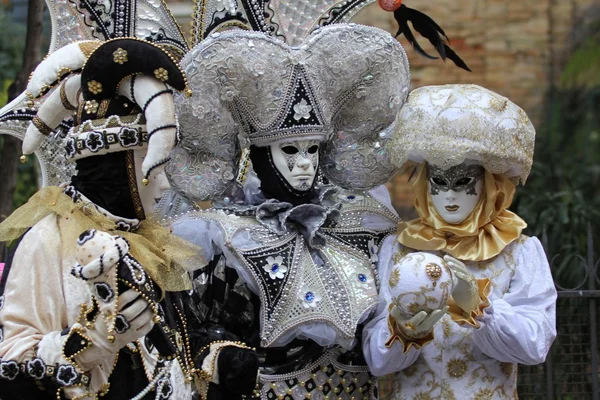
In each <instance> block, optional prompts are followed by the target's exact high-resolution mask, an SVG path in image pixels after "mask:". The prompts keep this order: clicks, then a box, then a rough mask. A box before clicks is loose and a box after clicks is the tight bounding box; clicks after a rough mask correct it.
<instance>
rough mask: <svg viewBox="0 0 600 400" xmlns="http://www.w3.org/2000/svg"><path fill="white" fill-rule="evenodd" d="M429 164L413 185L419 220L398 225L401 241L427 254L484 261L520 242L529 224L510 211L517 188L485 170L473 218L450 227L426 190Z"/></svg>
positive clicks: (507, 180) (422, 168)
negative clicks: (482, 186) (441, 252)
mask: <svg viewBox="0 0 600 400" xmlns="http://www.w3.org/2000/svg"><path fill="white" fill-rule="evenodd" d="M426 165H427V164H426V163H423V164H422V165H421V166H420V167H419V171H418V174H417V178H416V179H415V182H414V183H413V189H414V192H415V196H416V198H415V209H416V211H417V213H418V215H419V218H418V219H415V220H412V221H408V222H401V223H400V224H398V231H399V235H398V241H399V242H400V243H402V244H403V245H404V246H407V247H410V248H413V249H417V250H426V251H435V250H439V251H443V252H445V253H448V254H450V255H452V256H453V257H456V258H458V259H459V260H462V261H483V260H489V259H490V258H492V257H495V256H497V255H498V254H500V252H501V251H502V250H503V249H504V248H505V247H506V246H508V245H509V244H510V243H511V242H513V241H514V240H516V239H518V238H519V236H520V235H521V231H522V230H523V229H525V227H526V226H527V224H526V223H525V221H523V220H522V219H521V218H520V217H519V216H518V215H516V214H515V213H513V212H511V211H508V210H507V208H508V207H509V206H510V204H511V203H512V200H513V197H514V194H515V189H516V188H515V185H514V184H513V183H512V182H511V180H510V179H508V178H507V177H505V176H503V175H494V174H492V173H491V172H489V171H487V170H486V171H485V182H484V185H485V192H484V193H483V195H482V196H481V199H480V201H479V203H478V204H477V206H476V207H475V209H474V210H473V212H472V213H471V215H470V216H469V217H468V218H467V219H466V220H465V221H463V222H461V223H460V224H449V223H447V222H446V221H444V219H443V218H442V217H440V216H439V214H438V213H437V212H436V211H435V208H434V206H433V202H432V200H431V195H430V193H429V189H428V187H427V171H426Z"/></svg>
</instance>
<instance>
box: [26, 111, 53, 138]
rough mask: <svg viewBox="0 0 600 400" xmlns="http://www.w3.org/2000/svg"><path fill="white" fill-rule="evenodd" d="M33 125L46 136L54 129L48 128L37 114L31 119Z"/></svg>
mask: <svg viewBox="0 0 600 400" xmlns="http://www.w3.org/2000/svg"><path fill="white" fill-rule="evenodd" d="M31 122H32V123H33V126H35V127H36V128H37V129H38V130H39V131H40V132H41V133H42V135H44V136H48V135H49V134H51V133H52V131H53V130H54V129H52V128H50V127H49V126H48V125H47V124H46V123H45V122H44V121H42V120H41V119H40V117H38V116H37V115H36V116H35V117H33V119H32V120H31Z"/></svg>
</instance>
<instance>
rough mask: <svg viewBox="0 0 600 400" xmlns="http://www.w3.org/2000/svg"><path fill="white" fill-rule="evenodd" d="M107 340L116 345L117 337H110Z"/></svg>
mask: <svg viewBox="0 0 600 400" xmlns="http://www.w3.org/2000/svg"><path fill="white" fill-rule="evenodd" d="M107 339H108V341H109V342H111V343H114V342H115V335H108V337H107Z"/></svg>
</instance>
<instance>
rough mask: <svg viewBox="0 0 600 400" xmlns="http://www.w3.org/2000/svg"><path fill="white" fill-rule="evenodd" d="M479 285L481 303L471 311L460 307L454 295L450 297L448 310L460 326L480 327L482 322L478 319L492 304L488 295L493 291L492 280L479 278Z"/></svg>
mask: <svg viewBox="0 0 600 400" xmlns="http://www.w3.org/2000/svg"><path fill="white" fill-rule="evenodd" d="M477 286H478V288H479V304H478V305H477V307H476V308H475V309H474V310H472V311H471V312H470V313H467V312H466V311H464V310H463V309H462V308H460V307H459V306H458V305H457V304H456V303H455V302H454V299H452V297H450V298H449V299H448V312H449V313H450V317H451V318H452V320H453V321H454V322H456V323H457V324H458V325H460V326H465V325H466V326H471V327H474V328H479V327H480V326H481V324H480V323H479V321H478V319H479V318H480V317H481V316H482V315H483V310H485V309H486V308H487V307H489V306H490V299H489V298H488V296H489V295H490V293H491V292H492V281H490V280H489V279H488V278H484V279H477Z"/></svg>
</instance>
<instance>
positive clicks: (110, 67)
mask: <svg viewBox="0 0 600 400" xmlns="http://www.w3.org/2000/svg"><path fill="white" fill-rule="evenodd" d="M65 71H67V73H66V74H65V73H64V72H65ZM65 75H68V76H67V77H66V79H65ZM57 79H58V80H59V81H60V84H59V85H58V86H57V87H56V86H55V84H56V81H57ZM53 86H55V87H54V88H53V89H50V88H52V87H53ZM170 87H171V88H174V89H176V90H179V91H183V90H186V88H187V82H186V79H185V76H184V74H183V72H182V71H181V70H180V69H179V67H178V65H177V63H176V61H175V60H174V58H173V57H172V56H171V55H170V54H169V53H167V52H165V51H164V50H162V49H161V48H159V47H157V46H156V45H154V44H152V43H150V42H146V41H142V40H139V39H133V38H123V39H115V40H110V41H107V42H99V41H98V42H96V41H85V42H76V43H73V44H70V45H67V46H65V47H63V48H61V49H59V50H57V51H55V52H54V53H52V54H51V55H50V56H49V57H48V58H47V59H46V60H44V61H43V62H42V63H41V64H40V65H39V66H38V67H37V68H36V70H35V71H34V73H33V75H32V78H31V80H30V82H29V84H28V86H27V93H28V96H29V97H30V98H33V99H35V98H37V97H41V96H46V97H47V98H46V99H44V100H43V103H42V104H41V106H40V108H39V110H38V113H37V115H36V116H35V117H34V118H33V120H32V122H31V124H30V126H29V127H28V129H27V132H26V134H25V138H24V140H23V154H24V155H27V154H31V153H32V152H34V151H35V150H36V149H37V148H38V147H39V145H40V144H41V142H42V140H43V139H44V137H45V136H49V135H50V134H51V133H52V132H53V131H54V130H55V129H56V128H57V127H58V125H59V124H60V123H61V122H62V121H63V119H65V118H68V117H70V116H72V115H73V114H74V116H73V120H74V126H73V127H72V128H71V129H70V130H69V132H68V135H67V141H66V154H67V157H68V158H70V159H72V160H74V161H76V162H77V166H78V169H79V174H81V173H82V169H85V168H86V166H89V165H91V164H92V163H93V164H95V163H98V162H99V161H100V160H98V159H93V160H91V161H90V160H85V159H86V158H87V157H91V156H99V155H105V154H108V153H117V152H122V151H124V150H139V149H144V148H147V153H146V156H145V158H144V160H143V163H142V166H141V173H142V175H143V178H144V179H143V181H142V182H143V183H144V184H146V183H147V182H148V178H149V176H150V174H157V173H158V172H159V171H160V170H161V169H162V168H163V166H164V164H165V163H166V162H167V161H168V160H169V154H170V152H171V149H172V148H173V146H174V145H175V144H176V142H177V120H176V116H175V109H174V106H173V99H172V90H171V89H170ZM49 92H50V93H49ZM186 93H187V94H188V95H189V94H191V92H189V90H186ZM110 168H111V166H108V165H107V166H105V168H104V170H105V171H104V172H105V173H106V174H110V171H109V169H110ZM123 173H125V171H123ZM133 194H134V193H133ZM134 203H136V201H135V199H134ZM137 208H139V207H136V217H138V218H140V219H143V218H144V216H143V210H141V209H137Z"/></svg>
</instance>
